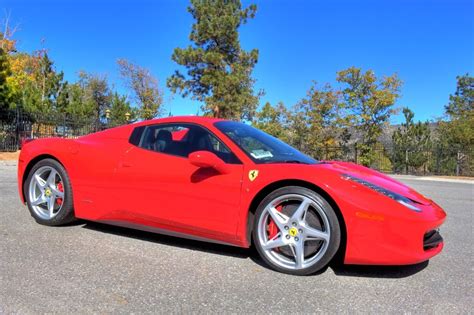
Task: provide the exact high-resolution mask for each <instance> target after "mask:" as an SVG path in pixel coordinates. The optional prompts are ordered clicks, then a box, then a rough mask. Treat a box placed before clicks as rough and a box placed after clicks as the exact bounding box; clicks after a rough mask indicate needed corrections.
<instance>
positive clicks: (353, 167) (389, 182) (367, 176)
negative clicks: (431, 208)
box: [317, 161, 431, 205]
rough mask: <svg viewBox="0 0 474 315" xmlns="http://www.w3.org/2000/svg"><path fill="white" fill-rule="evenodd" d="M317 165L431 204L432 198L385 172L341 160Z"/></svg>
mask: <svg viewBox="0 0 474 315" xmlns="http://www.w3.org/2000/svg"><path fill="white" fill-rule="evenodd" d="M317 165H319V166H321V167H324V168H329V169H332V170H334V171H336V172H338V173H339V174H348V175H351V176H354V177H358V178H360V179H363V180H366V181H368V182H370V183H372V184H375V185H378V186H380V187H383V188H385V189H388V190H390V191H393V192H395V193H397V194H400V195H402V196H405V197H407V198H409V199H411V200H413V201H415V202H417V203H420V204H423V205H429V204H431V200H429V199H427V198H426V197H424V196H423V195H422V194H420V193H418V192H416V191H415V190H413V189H412V188H410V187H408V186H406V185H404V184H402V183H400V182H398V181H396V180H394V179H393V178H391V177H389V176H387V175H385V174H382V173H380V172H377V171H374V170H372V169H370V168H367V167H365V166H361V165H358V164H354V163H349V162H339V161H323V162H322V164H317Z"/></svg>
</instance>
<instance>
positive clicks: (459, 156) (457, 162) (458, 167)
mask: <svg viewBox="0 0 474 315" xmlns="http://www.w3.org/2000/svg"><path fill="white" fill-rule="evenodd" d="M460 161H461V152H459V151H458V153H457V156H456V176H459V170H460V166H459V164H460Z"/></svg>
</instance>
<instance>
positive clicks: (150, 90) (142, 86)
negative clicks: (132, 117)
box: [117, 59, 163, 119]
mask: <svg viewBox="0 0 474 315" xmlns="http://www.w3.org/2000/svg"><path fill="white" fill-rule="evenodd" d="M117 63H118V65H119V68H120V74H121V76H122V78H123V79H124V80H125V82H126V83H127V86H128V87H129V88H130V89H131V90H132V92H133V94H134V98H135V101H136V102H137V105H138V116H139V117H140V118H142V119H152V118H154V117H156V116H158V115H159V114H160V113H161V107H162V104H163V92H162V91H161V90H160V89H159V86H158V80H157V79H156V78H155V77H154V76H153V75H152V74H151V73H150V71H149V70H147V69H145V68H143V67H140V66H138V65H136V64H133V63H131V62H129V61H127V60H125V59H119V60H118V61H117Z"/></svg>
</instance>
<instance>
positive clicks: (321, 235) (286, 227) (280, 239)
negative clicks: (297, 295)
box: [257, 194, 331, 270]
mask: <svg viewBox="0 0 474 315" xmlns="http://www.w3.org/2000/svg"><path fill="white" fill-rule="evenodd" d="M289 201H291V202H298V203H299V205H298V207H297V208H296V210H295V211H294V213H293V214H292V215H291V216H287V215H286V214H284V213H282V212H281V211H279V210H277V207H279V206H280V205H282V204H283V203H285V202H289ZM308 211H314V213H315V214H317V216H318V217H319V220H320V221H321V222H320V223H321V229H318V228H315V227H312V226H310V225H309V224H308V222H307V220H306V214H307V213H308ZM269 218H271V219H272V221H273V223H274V224H275V225H276V227H277V229H278V232H277V233H276V235H274V236H273V237H271V238H269V235H268V230H267V228H268V222H269ZM257 228H258V231H257V232H258V236H259V237H258V238H259V242H260V245H261V247H262V249H263V252H264V254H265V256H266V257H267V258H268V259H269V260H271V261H272V262H273V263H275V264H276V265H278V266H279V267H283V268H287V269H292V270H300V269H304V268H308V267H311V266H313V265H314V264H315V263H317V262H318V261H319V260H320V259H321V258H322V257H323V256H324V254H325V253H326V251H327V249H328V245H329V240H330V238H331V232H330V229H329V219H328V217H327V215H326V213H325V212H324V209H323V205H322V204H321V203H320V202H318V201H316V200H314V199H311V198H309V197H306V196H303V195H300V194H286V195H282V196H279V197H277V198H275V199H273V200H272V201H271V202H270V203H269V204H268V205H267V206H266V207H265V209H264V210H263V213H262V215H261V216H260V219H259V221H258V227H257ZM309 241H320V242H321V245H320V246H319V247H318V248H317V250H316V252H315V253H311V254H308V253H305V243H306V242H309ZM286 246H288V247H289V248H290V250H291V253H292V255H293V257H288V256H287V255H284V254H283V253H282V251H281V250H279V249H280V248H284V247H286Z"/></svg>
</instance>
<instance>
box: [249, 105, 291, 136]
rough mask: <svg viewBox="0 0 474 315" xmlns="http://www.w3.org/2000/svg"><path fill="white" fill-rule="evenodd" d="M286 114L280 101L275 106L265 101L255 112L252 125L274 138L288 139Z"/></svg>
mask: <svg viewBox="0 0 474 315" xmlns="http://www.w3.org/2000/svg"><path fill="white" fill-rule="evenodd" d="M288 114H289V113H288V110H287V109H286V107H285V105H284V104H283V103H282V102H279V103H278V104H277V105H276V106H275V107H274V106H272V105H271V104H270V103H269V102H267V103H265V105H264V106H263V107H262V109H261V110H260V111H258V112H257V113H256V115H255V120H254V122H253V125H254V126H255V127H256V128H258V129H260V130H263V131H265V132H266V133H268V134H270V135H272V136H274V137H276V138H279V139H281V140H283V141H288Z"/></svg>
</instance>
